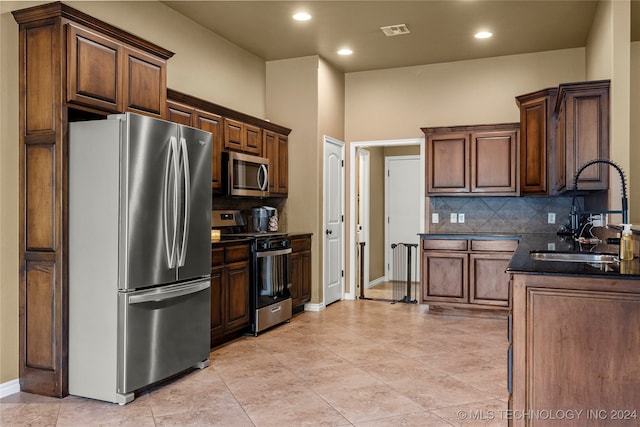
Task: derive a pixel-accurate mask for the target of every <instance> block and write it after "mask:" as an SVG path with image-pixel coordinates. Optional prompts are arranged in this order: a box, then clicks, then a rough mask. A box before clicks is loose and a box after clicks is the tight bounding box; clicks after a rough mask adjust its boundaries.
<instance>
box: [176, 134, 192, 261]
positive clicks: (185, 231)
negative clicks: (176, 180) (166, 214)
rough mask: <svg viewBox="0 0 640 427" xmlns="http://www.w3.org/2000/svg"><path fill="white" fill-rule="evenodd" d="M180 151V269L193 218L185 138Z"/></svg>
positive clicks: (181, 142)
mask: <svg viewBox="0 0 640 427" xmlns="http://www.w3.org/2000/svg"><path fill="white" fill-rule="evenodd" d="M180 151H181V152H182V180H183V184H184V187H183V189H184V194H183V201H184V203H183V204H184V208H183V215H184V216H183V221H182V223H183V227H182V242H181V243H180V246H179V255H178V267H184V262H185V258H186V255H187V239H188V236H189V222H190V217H191V176H190V172H189V152H188V150H187V140H186V139H185V138H180Z"/></svg>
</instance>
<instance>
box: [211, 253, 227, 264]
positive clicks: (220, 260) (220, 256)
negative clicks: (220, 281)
mask: <svg viewBox="0 0 640 427" xmlns="http://www.w3.org/2000/svg"><path fill="white" fill-rule="evenodd" d="M223 265H224V248H215V249H211V267H220V266H223Z"/></svg>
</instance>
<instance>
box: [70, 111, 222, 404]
mask: <svg viewBox="0 0 640 427" xmlns="http://www.w3.org/2000/svg"><path fill="white" fill-rule="evenodd" d="M211 150H212V140H211V134H210V133H209V132H204V131H201V130H199V129H194V128H190V127H187V126H182V125H178V124H175V123H170V122H167V121H164V120H158V119H154V118H150V117H146V116H142V115H137V114H132V113H126V114H118V115H113V116H109V118H108V119H105V120H96V121H87V122H77V123H70V124H69V241H68V243H69V258H68V262H69V392H70V394H73V395H78V396H84V397H90V398H94V399H100V400H106V401H110V402H117V403H120V404H125V403H128V402H130V401H131V400H133V399H134V396H135V391H136V390H139V389H141V388H144V387H146V386H148V385H150V384H153V383H156V382H158V381H161V380H164V379H166V378H168V377H170V376H172V375H174V374H176V373H179V372H182V371H184V370H187V369H189V368H190V367H199V368H204V367H206V366H208V364H209V348H210V347H209V326H210V294H211V289H210V285H211V282H210V273H211V257H210V254H211V232H210V230H211Z"/></svg>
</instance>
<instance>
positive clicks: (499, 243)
mask: <svg viewBox="0 0 640 427" xmlns="http://www.w3.org/2000/svg"><path fill="white" fill-rule="evenodd" d="M517 247H518V241H517V240H472V241H471V250H472V251H492V252H513V251H515V250H516V248H517Z"/></svg>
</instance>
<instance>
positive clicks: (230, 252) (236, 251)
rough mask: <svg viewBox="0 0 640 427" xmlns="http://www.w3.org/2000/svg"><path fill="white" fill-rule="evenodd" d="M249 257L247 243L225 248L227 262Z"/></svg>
mask: <svg viewBox="0 0 640 427" xmlns="http://www.w3.org/2000/svg"><path fill="white" fill-rule="evenodd" d="M248 259H249V245H239V246H229V247H227V248H225V261H226V262H227V264H228V263H231V262H238V261H246V260H248Z"/></svg>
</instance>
